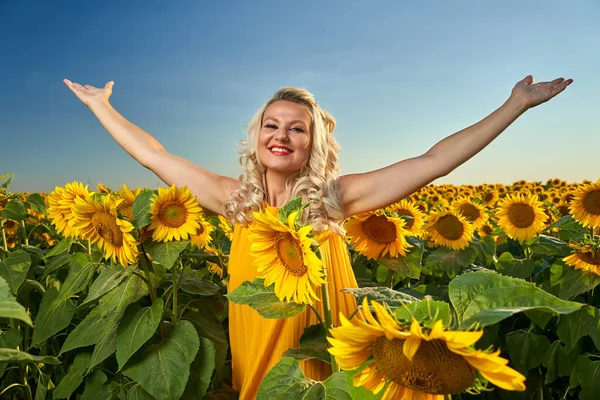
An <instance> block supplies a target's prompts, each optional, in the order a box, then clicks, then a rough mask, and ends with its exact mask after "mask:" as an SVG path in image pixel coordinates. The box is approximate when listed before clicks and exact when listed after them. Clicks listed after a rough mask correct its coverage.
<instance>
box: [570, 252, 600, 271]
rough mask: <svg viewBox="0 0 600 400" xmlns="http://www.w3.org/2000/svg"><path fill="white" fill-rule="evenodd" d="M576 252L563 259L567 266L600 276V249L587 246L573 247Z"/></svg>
mask: <svg viewBox="0 0 600 400" xmlns="http://www.w3.org/2000/svg"><path fill="white" fill-rule="evenodd" d="M571 247H573V248H575V252H574V253H573V254H571V255H570V256H567V257H565V258H563V261H564V262H565V264H567V265H570V266H572V267H574V268H575V269H582V270H585V271H590V272H593V273H594V274H596V275H600V249H594V248H593V247H591V246H587V245H571Z"/></svg>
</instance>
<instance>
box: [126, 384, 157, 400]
mask: <svg viewBox="0 0 600 400" xmlns="http://www.w3.org/2000/svg"><path fill="white" fill-rule="evenodd" d="M127 400H154V397H152V396H150V395H149V394H148V392H146V391H145V390H144V389H142V387H141V386H140V385H135V386H134V387H132V388H131V390H129V391H128V392H127Z"/></svg>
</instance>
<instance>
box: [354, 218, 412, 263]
mask: <svg viewBox="0 0 600 400" xmlns="http://www.w3.org/2000/svg"><path fill="white" fill-rule="evenodd" d="M405 226H406V222H405V221H404V219H402V218H394V217H388V216H386V215H385V214H383V213H382V212H377V211H376V212H368V213H364V214H361V215H357V216H356V217H354V218H353V219H350V220H348V221H347V222H346V226H345V228H346V231H347V232H348V238H349V240H350V244H352V245H353V247H354V249H355V250H356V251H358V252H359V253H360V254H362V255H364V256H366V257H369V258H373V259H378V258H379V257H383V256H385V255H386V254H389V255H390V257H398V256H399V255H403V256H405V255H406V250H407V249H408V248H409V247H412V246H411V245H410V244H409V243H408V242H407V241H406V236H408V235H409V232H408V231H407V230H406V228H405Z"/></svg>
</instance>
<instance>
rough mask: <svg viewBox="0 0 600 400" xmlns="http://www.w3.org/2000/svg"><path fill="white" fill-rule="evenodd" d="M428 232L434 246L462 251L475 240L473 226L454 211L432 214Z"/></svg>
mask: <svg viewBox="0 0 600 400" xmlns="http://www.w3.org/2000/svg"><path fill="white" fill-rule="evenodd" d="M426 230H427V233H428V234H429V238H430V241H431V244H432V245H434V246H435V245H437V246H445V247H449V248H451V249H454V250H462V249H464V248H465V247H468V246H469V243H470V242H471V241H472V240H473V232H474V229H473V225H472V224H470V223H469V221H467V219H466V218H465V217H463V216H462V215H461V214H459V213H458V212H456V211H453V210H447V211H440V212H434V213H431V214H430V215H429V219H428V220H427V226H426Z"/></svg>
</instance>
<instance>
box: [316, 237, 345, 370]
mask: <svg viewBox="0 0 600 400" xmlns="http://www.w3.org/2000/svg"><path fill="white" fill-rule="evenodd" d="M317 256H318V257H319V259H321V260H323V257H322V256H321V252H320V251H319V249H317ZM323 280H324V281H325V283H323V284H322V285H321V297H322V300H323V312H324V314H325V334H326V335H327V336H329V335H330V333H329V332H330V330H331V328H333V322H332V320H331V301H330V299H329V284H328V283H327V266H326V265H325V263H323ZM327 346H328V347H329V343H327ZM331 371H332V372H333V373H334V374H335V373H336V372H339V371H340V367H339V366H338V365H337V362H336V361H335V357H334V356H332V357H331Z"/></svg>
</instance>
